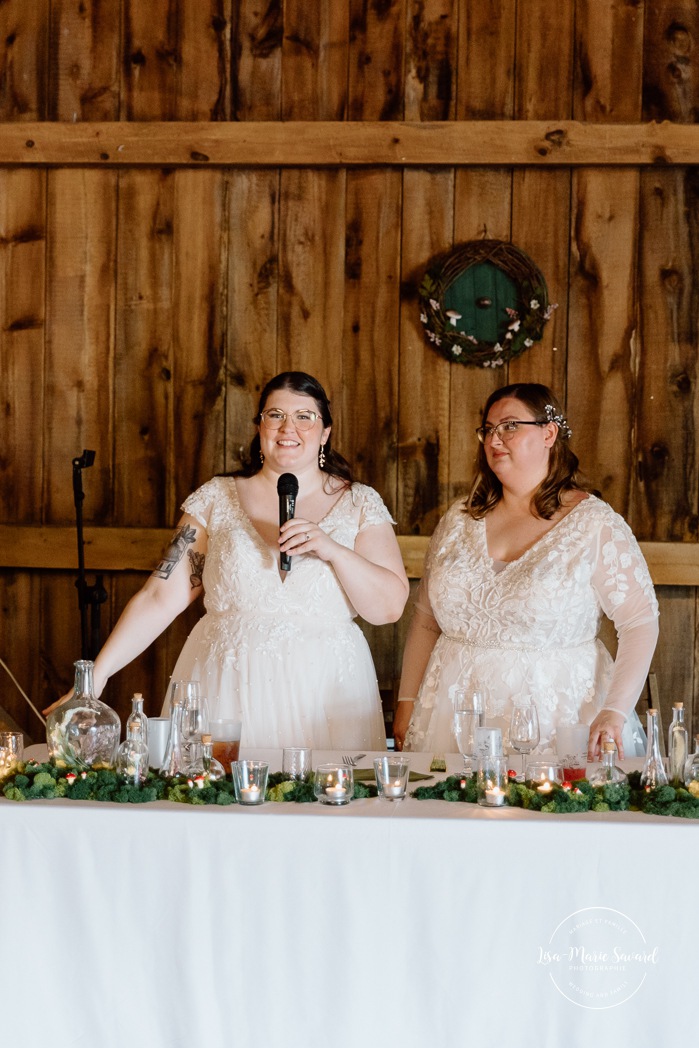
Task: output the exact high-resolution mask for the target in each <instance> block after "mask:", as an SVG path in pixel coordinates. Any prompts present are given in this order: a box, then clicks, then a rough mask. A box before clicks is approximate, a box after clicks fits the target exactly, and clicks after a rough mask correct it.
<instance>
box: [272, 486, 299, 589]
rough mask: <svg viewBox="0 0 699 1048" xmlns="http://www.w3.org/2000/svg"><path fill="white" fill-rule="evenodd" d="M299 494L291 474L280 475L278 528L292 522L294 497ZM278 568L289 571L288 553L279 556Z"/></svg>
mask: <svg viewBox="0 0 699 1048" xmlns="http://www.w3.org/2000/svg"><path fill="white" fill-rule="evenodd" d="M298 493H299V482H298V478H297V477H295V476H294V474H293V473H282V475H281V477H280V478H279V480H278V481H277V495H278V496H279V527H280V528H281V526H282V524H286V522H287V520H292V519H293V517H294V513H295V512H296V496H297V495H298ZM279 567H280V568H281V570H282V571H291V556H290V555H289V554H288V553H280V554H279Z"/></svg>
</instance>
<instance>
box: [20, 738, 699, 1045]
mask: <svg viewBox="0 0 699 1048" xmlns="http://www.w3.org/2000/svg"><path fill="white" fill-rule="evenodd" d="M324 756H326V755H320V754H314V764H317V763H320V761H321V759H323V757H324ZM278 758H279V755H272V761H271V766H272V767H273V768H275V769H276V768H278V767H279V766H280V761H279V759H278ZM428 760H429V758H422V761H423V762H424V761H428ZM456 760H457V761H458V758H456ZM451 761H452V759H451V758H450V762H451ZM361 763H362V765H363V766H369V764H370V760H369V758H366V759H365V760H363V761H362V762H361ZM413 765H414V766H415V767H416V768H417V769H418V770H421V769H422V767H423V766H424V765H423V764H421V758H420V757H419V755H414V756H413ZM454 767H456V765H454ZM0 848H1V858H0V899H1V900H2V914H3V915H2V923H1V925H0V927H1V929H2V932H1V937H2V943H3V965H2V977H1V980H0V1003H1V1004H2V1008H1V1010H0V1023H1V1024H2V1028H3V1030H4V1034H3V1037H2V1044H3V1046H4V1045H5V1044H7V1045H8V1046H9V1045H11V1044H15V1043H26V1044H29V1043H31V1044H50V1045H51V1046H52V1048H69V1046H70V1048H83V1046H85V1048H87V1046H90V1048H141V1046H143V1048H146V1046H148V1048H161V1046H162V1048H180V1046H182V1048H184V1046H187V1048H191V1046H192V1045H195V1044H202V1045H205V1046H206V1048H224V1046H226V1048H228V1046H231V1048H233V1046H239V1045H247V1046H252V1045H258V1046H260V1048H321V1046H323V1048H324V1046H326V1045H328V1046H330V1045H332V1046H336V1048H359V1046H363V1045H382V1044H386V1045H387V1044H396V1045H401V1046H403V1048H428V1046H429V1048H431V1046H433V1045H434V1046H436V1045H442V1044H449V1045H452V1046H454V1048H467V1046H468V1048H470V1046H472V1045H473V1046H476V1045H479V1044H483V1045H486V1044H488V1045H498V1044H499V1045H501V1046H503V1048H510V1046H512V1048H515V1046H516V1048H530V1046H531V1048H549V1046H550V1048H563V1046H565V1048H576V1046H578V1045H580V1046H582V1045H583V1044H584V1045H585V1046H586V1048H589V1046H590V1045H593V1044H594V1045H596V1046H610V1048H611V1046H612V1045H614V1046H615V1048H616V1046H617V1045H624V1046H627V1045H633V1046H634V1048H643V1046H646V1045H648V1046H649V1048H650V1046H651V1045H652V1046H653V1048H656V1046H657V1045H658V1044H668V1043H670V1042H674V1043H681V1042H680V1039H683V1040H684V1042H685V1043H686V1044H691V1043H694V1041H695V1040H696V1036H695V1027H694V1020H693V995H692V990H693V988H694V985H695V982H696V976H695V972H696V967H695V965H696V944H697V942H698V941H699V938H698V933H699V917H698V916H697V907H696V902H695V900H694V883H695V880H696V871H697V868H699V823H694V822H688V821H683V820H679V819H662V818H654V817H651V816H643V815H640V814H637V813H636V814H634V813H616V814H610V815H608V816H601V815H595V814H586V815H576V816H552V815H542V814H540V813H532V812H523V811H520V810H514V809H507V810H501V809H500V810H495V811H491V810H486V809H482V808H479V807H477V806H475V805H464V804H447V803H444V802H441V801H416V800H413V799H408V800H407V801H404V802H401V803H400V804H388V803H385V802H381V801H379V800H363V801H355V802H353V803H352V804H351V805H349V806H348V807H347V808H340V809H330V808H328V807H326V806H322V805H318V804H313V805H303V806H301V805H293V804H265V805H264V806H262V807H259V808H247V809H246V808H240V807H238V806H231V807H227V808H192V807H189V806H178V805H172V804H166V803H158V804H151V805H145V806H130V805H111V804H90V803H79V802H72V801H34V802H29V803H24V804H18V803H12V802H9V801H5V800H2V801H0ZM579 911H584V913H583V916H585V915H590V916H592V917H594V918H595V919H596V920H597V921H598V922H599V921H600V919H602V918H604V917H605V915H607V916H609V917H610V918H612V920H613V926H614V927H615V928H617V929H618V930H617V931H612V932H611V933H609V934H611V935H612V937H613V938H614V937H616V938H615V943H616V939H618V940H619V943H620V944H621V945H622V946H624V945H630V946H633V947H634V949H636V948H637V947H638V944H639V942H641V941H642V943H643V944H645V946H646V947H647V951H646V952H647V955H648V957H647V959H646V960H644V961H643V962H642V963H641V964H640V965H639V964H638V963H634V964H632V965H631V967H630V971H629V973H627V974H626V975H623V974H622V975H621V976H620V975H619V974H618V973H615V972H609V973H608V974H604V975H602V976H601V982H599V981H598V982H597V983H595V985H596V987H597V991H598V992H596V993H595V995H594V997H593V999H590V1000H588V1001H585V1000H581V999H579V994H580V987H581V986H582V981H581V980H582V978H583V977H582V976H581V977H580V980H578V984H576V986H573V987H571V988H570V989H567V988H566V986H565V985H561V976H560V970H559V969H556V971H555V972H553V971H552V967H551V964H549V963H547V962H546V960H545V954H546V951H547V950H549V951H550V950H551V949H552V948H553V947H554V946H556V947H560V944H561V942H563V941H564V937H565V936H566V935H567V934H572V933H570V932H569V929H571V928H572V926H573V925H574V923H575V922H576V921H578V922H579V921H580V916H578V917H575V916H573V915H574V914H578V913H579ZM590 935H591V938H590V940H589V944H588V945H589V946H590V947H593V946H595V945H598V944H599V933H598V932H597V931H594V930H593V931H592V932H591V933H590ZM595 936H597V938H595ZM576 941H577V940H576ZM605 941H611V940H609V937H607V939H606V940H605ZM552 944H553V945H552ZM624 978H626V980H627V982H628V983H629V990H628V992H629V993H630V992H631V991H633V995H632V996H630V997H629V999H628V1000H626V999H625V998H624V994H625V993H626V992H627V991H624V990H623V988H620V985H621V984H620V980H622V981H623V979H624ZM573 979H574V980H575V976H573ZM605 992H606V993H607V997H605ZM622 1001H623V1003H621V1002H622ZM29 1034H30V1035H31V1039H29V1038H28V1035H29Z"/></svg>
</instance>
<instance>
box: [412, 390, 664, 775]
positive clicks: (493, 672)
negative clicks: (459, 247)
mask: <svg viewBox="0 0 699 1048" xmlns="http://www.w3.org/2000/svg"><path fill="white" fill-rule="evenodd" d="M477 434H478V439H479V445H478V455H477V460H476V476H475V480H474V482H473V485H472V488H471V491H470V493H469V495H468V497H467V498H466V499H460V500H459V501H458V502H456V503H455V504H454V505H452V506H451V507H450V509H449V510H448V511H447V512H446V514H445V515H444V517H442V519H441V521H440V522H439V524H438V526H437V528H436V530H435V533H434V535H433V536H432V539H431V541H430V545H429V548H428V552H427V556H426V560H425V572H424V575H423V578H422V580H421V583H420V587H419V589H418V594H417V598H416V601H415V608H414V612H413V618H412V620H411V624H410V628H409V632H408V638H407V642H406V647H405V652H404V656H403V671H402V676H401V684H400V693H399V703H398V708H397V712H396V717H395V722H394V734H395V738H396V746H397V748H399V749H401V748H404V749H406V750H407V749H411V750H427V751H432V752H450V751H454V750H455V749H456V745H455V741H454V736H453V734H452V723H453V708H452V700H451V697H450V688H453V686H459V687H465V688H466V689H468V690H470V691H482V692H484V693H485V699H486V709H485V720H486V723H487V724H489V725H500V726H501V727H502V728H503V736H504V737H505V738H506V734H507V726H508V725H509V723H510V717H511V713H512V708H513V704H514V703H515V702H527V701H532V702H534V703H535V704H536V706H537V708H538V719H539V725H540V745H539V748H540V749H547V748H550V747H551V746H552V745H553V744H554V740H555V733H556V728H557V726H558V725H559V724H560V725H564V724H565V725H568V724H575V723H578V722H579V721H580V722H583V723H585V724H587V725H589V740H588V757H589V759H590V760H594V759H598V757H599V753H600V749H601V744H602V742H603V741H605V740H606V739H607V738H609V739H613V740H614V741H615V742H616V745H617V748H618V751H619V756H620V757H622V758H623V757H624V756H627V757H632V756H640V755H642V754H643V752H644V743H645V736H644V733H643V730H642V728H641V725H640V722H639V720H638V716H637V715H636V713H635V705H636V702H637V700H638V697H639V695H640V693H641V691H642V689H643V686H644V683H645V680H646V676H647V673H648V669H649V667H650V662H651V658H652V656H653V652H654V650H655V646H656V643H657V639H658V604H657V600H656V598H655V593H654V590H653V585H652V582H651V578H650V574H649V572H648V568H647V566H646V563H645V561H644V559H643V555H642V553H641V550H640V548H639V546H638V543H637V542H636V539H635V538H634V536H633V534H632V532H631V530H630V528H629V527H628V525H627V524H626V522H625V521H624V520H623V518H622V517H620V516H619V514H618V513H615V512H614V510H612V509H611V507H610V506H608V505H607V504H606V503H605V502H603V501H602V500H601V499H600V498H599V497H597V496H596V495H595V494H593V493H592V490H591V488H590V486H589V484H588V483H587V482H586V481H585V480H584V478H583V477H582V475H581V474H580V472H579V469H578V459H577V457H576V455H575V454H574V453H573V451H572V449H571V448H570V445H569V441H570V438H571V436H572V434H571V431H570V428H569V426H568V422H567V420H566V418H565V415H564V412H563V409H562V407H561V405H560V403H559V402H558V400H557V398H556V397H555V395H554V394H553V393H552V392H551V390H550V389H548V388H547V387H546V386H543V385H540V384H538V383H518V384H514V385H509V386H504V387H502V388H501V389H498V390H496V391H495V392H494V393H493V394H491V396H490V397H489V399H488V401H487V403H486V406H485V409H484V411H483V416H482V422H481V425H480V427H479V428H478V430H477ZM603 615H606V616H608V617H609V618H610V619H611V620H612V622H613V624H614V626H615V628H616V632H617V636H618V649H617V655H616V658H615V659H614V660H613V659H612V657H611V655H610V654H609V652H608V651H607V649H606V647H605V646H604V645H603V643H602V642H601V640H600V639H599V638H598V636H597V635H598V631H599V627H600V623H601V619H602V616H603Z"/></svg>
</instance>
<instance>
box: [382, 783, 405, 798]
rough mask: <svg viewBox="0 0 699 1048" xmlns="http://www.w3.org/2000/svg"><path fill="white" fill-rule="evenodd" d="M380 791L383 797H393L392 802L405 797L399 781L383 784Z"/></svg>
mask: <svg viewBox="0 0 699 1048" xmlns="http://www.w3.org/2000/svg"><path fill="white" fill-rule="evenodd" d="M381 790H382V792H383V795H384V797H393V798H394V800H395V799H399V798H400V797H404V796H405V790H404V788H403V783H402V782H401V781H400V779H399V780H398V781H397V782H385V783H384V784H383V786H382V787H381Z"/></svg>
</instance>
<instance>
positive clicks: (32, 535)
mask: <svg viewBox="0 0 699 1048" xmlns="http://www.w3.org/2000/svg"><path fill="white" fill-rule="evenodd" d="M171 536H172V529H170V528H109V527H106V528H89V527H88V528H85V529H84V538H85V564H86V567H87V570H88V571H144V572H146V571H151V570H152V568H153V566H154V565H155V564H157V562H158V560H159V559H160V555H161V553H162V551H163V550H164V549H165V547H166V546H167V544H168V542H169V541H170V538H171ZM428 542H429V538H428V537H427V536H425V535H399V536H398V543H399V545H400V548H401V553H402V555H403V563H404V564H405V570H406V571H407V573H408V576H409V578H411V579H419V578H421V577H422V567H423V562H424V559H425V551H426V550H427V544H428ZM641 549H642V550H643V554H644V556H645V558H646V560H647V562H648V567H649V568H650V573H651V575H652V577H653V582H654V583H655V584H656V586H699V543H697V542H642V543H641ZM0 568H2V569H13V570H31V571H76V570H77V540H76V532H75V528H67V527H65V528H64V527H15V526H14V525H8V524H5V525H0Z"/></svg>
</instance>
